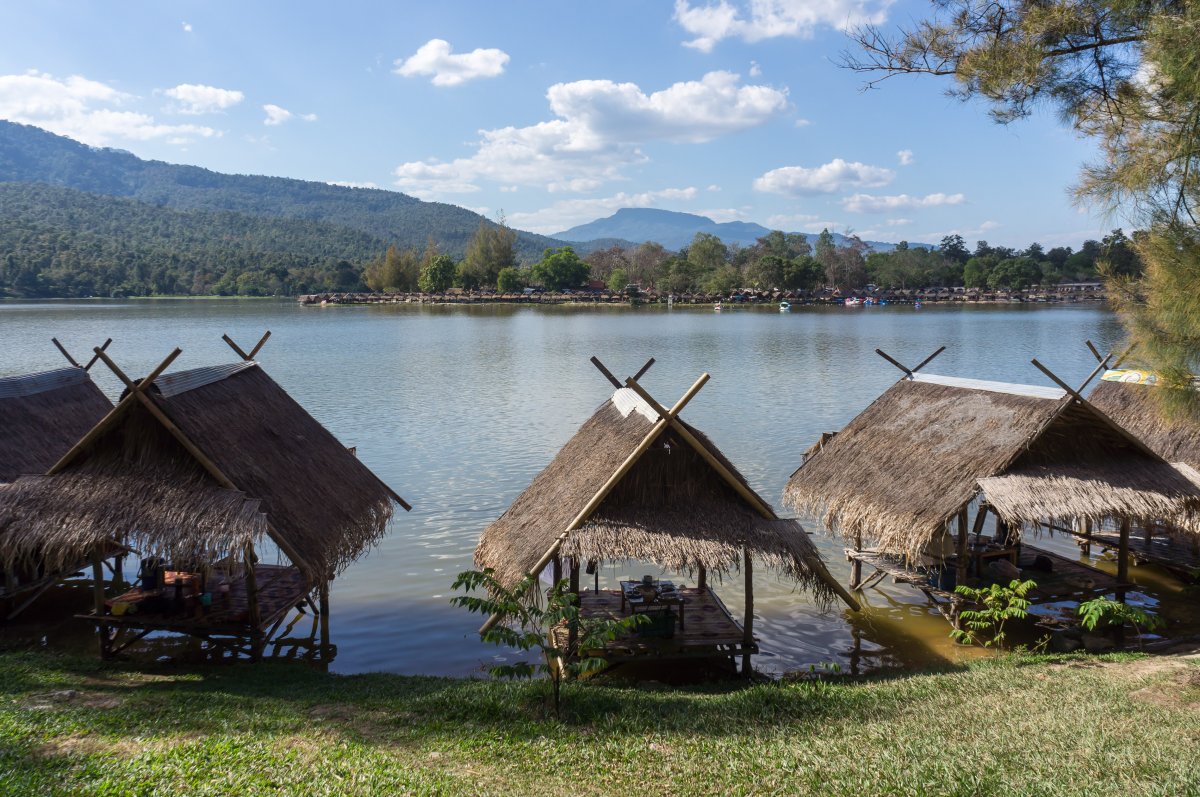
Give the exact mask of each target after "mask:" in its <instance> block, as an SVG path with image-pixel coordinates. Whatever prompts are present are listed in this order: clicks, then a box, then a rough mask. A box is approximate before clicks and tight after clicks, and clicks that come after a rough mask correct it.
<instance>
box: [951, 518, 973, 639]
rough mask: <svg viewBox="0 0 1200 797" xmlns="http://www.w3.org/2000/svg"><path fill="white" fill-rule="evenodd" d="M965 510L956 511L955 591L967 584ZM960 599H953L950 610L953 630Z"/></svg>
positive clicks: (956, 623)
mask: <svg viewBox="0 0 1200 797" xmlns="http://www.w3.org/2000/svg"><path fill="white" fill-rule="evenodd" d="M968 536H969V535H968V534H967V508H966V507H965V506H964V507H963V508H962V509H960V510H959V511H958V551H957V553H958V557H957V559H958V561H957V562H956V564H957V567H956V568H955V572H954V585H955V588H956V589H957V588H958V587H959V586H962V585H963V584H966V583H967V573H968V565H969V564H970V563H969V562H968V561H967V538H968ZM961 604H962V599H961V598H959V597H958V596H957V595H956V596H955V597H954V604H953V606H952V608H951V613H952V615H953V624H954V627H955V628H959V627H960V626H959V617H958V615H959V610H960V609H961Z"/></svg>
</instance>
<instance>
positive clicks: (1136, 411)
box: [1085, 368, 1200, 581]
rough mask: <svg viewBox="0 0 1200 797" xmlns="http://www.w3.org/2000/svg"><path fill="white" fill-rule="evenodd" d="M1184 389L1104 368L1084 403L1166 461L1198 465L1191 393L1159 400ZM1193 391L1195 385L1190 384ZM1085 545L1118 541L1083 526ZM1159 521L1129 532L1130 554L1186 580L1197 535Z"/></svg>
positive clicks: (1196, 555) (1197, 561)
mask: <svg viewBox="0 0 1200 797" xmlns="http://www.w3.org/2000/svg"><path fill="white" fill-rule="evenodd" d="M1186 389H1187V388H1184V387H1175V386H1169V385H1167V384H1165V383H1164V382H1163V381H1161V380H1160V378H1159V376H1158V375H1157V374H1155V373H1154V372H1153V371H1149V370H1144V369H1131V368H1125V369H1121V368H1114V369H1109V370H1107V371H1105V372H1104V375H1103V376H1102V377H1101V378H1100V381H1098V382H1097V383H1096V387H1095V388H1093V389H1092V392H1091V393H1090V394H1089V395H1088V401H1089V402H1090V403H1091V404H1092V405H1093V406H1095V407H1097V408H1098V409H1100V410H1101V411H1102V412H1104V413H1105V414H1106V415H1108V416H1109V417H1110V418H1112V419H1113V420H1114V421H1116V422H1117V423H1119V424H1120V425H1121V426H1122V427H1124V428H1125V429H1126V430H1128V431H1129V432H1130V433H1132V434H1134V435H1135V436H1137V438H1138V439H1140V440H1141V441H1142V442H1144V443H1145V444H1146V445H1147V446H1149V447H1150V448H1151V449H1153V450H1154V451H1155V452H1156V453H1157V454H1158V455H1159V456H1161V457H1163V458H1164V459H1166V460H1168V461H1170V462H1186V463H1188V464H1189V465H1191V466H1192V467H1194V468H1200V419H1197V417H1196V416H1195V415H1194V414H1193V413H1192V412H1189V411H1188V407H1189V405H1191V406H1193V407H1194V406H1195V403H1196V401H1195V398H1194V397H1192V396H1181V395H1180V396H1178V397H1179V398H1181V399H1183V400H1181V401H1179V402H1178V404H1179V405H1180V406H1179V407H1176V408H1174V409H1172V408H1171V407H1170V406H1168V405H1170V404H1172V402H1170V401H1164V400H1163V399H1164V398H1168V399H1169V398H1170V396H1164V395H1163V394H1164V393H1165V392H1167V391H1171V392H1174V393H1176V394H1181V393H1183V391H1184V390H1186ZM1191 389H1192V390H1193V391H1194V390H1195V385H1194V384H1193V387H1192V388H1191ZM1089 531H1090V533H1089V534H1088V535H1087V536H1086V538H1085V539H1086V541H1087V544H1089V545H1090V543H1092V542H1096V543H1098V544H1099V545H1101V546H1103V547H1106V548H1115V547H1116V546H1117V545H1119V540H1118V539H1117V538H1116V536H1115V535H1114V534H1113V533H1112V531H1111V529H1103V528H1097V529H1094V530H1089ZM1175 531H1176V530H1175V529H1172V528H1170V527H1168V526H1164V525H1162V524H1155V523H1147V524H1145V525H1144V526H1143V528H1142V532H1143V533H1142V534H1135V535H1134V539H1133V540H1132V542H1131V546H1130V552H1131V554H1132V555H1133V557H1134V559H1135V561H1136V562H1137V563H1139V564H1142V563H1151V564H1154V565H1157V566H1158V567H1161V568H1163V569H1165V570H1167V571H1169V572H1171V573H1173V574H1174V575H1176V576H1177V577H1179V578H1182V579H1184V580H1186V581H1195V580H1196V579H1197V576H1196V574H1197V573H1198V572H1200V537H1197V536H1194V535H1180V534H1177V533H1174V532H1175Z"/></svg>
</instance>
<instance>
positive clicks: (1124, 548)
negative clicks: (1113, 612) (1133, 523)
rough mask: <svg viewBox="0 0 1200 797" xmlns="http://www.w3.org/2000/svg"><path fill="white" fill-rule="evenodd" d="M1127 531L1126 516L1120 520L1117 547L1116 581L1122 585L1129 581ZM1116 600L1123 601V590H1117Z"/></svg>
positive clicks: (1127, 520)
mask: <svg viewBox="0 0 1200 797" xmlns="http://www.w3.org/2000/svg"><path fill="white" fill-rule="evenodd" d="M1129 531H1130V522H1129V519H1128V518H1125V519H1122V520H1121V542H1120V544H1119V546H1118V548H1117V581H1118V582H1120V584H1121V585H1122V586H1123V585H1125V584H1128V583H1129ZM1117 600H1119V601H1120V602H1121V603H1124V602H1125V590H1123V589H1122V590H1120V591H1118V592H1117Z"/></svg>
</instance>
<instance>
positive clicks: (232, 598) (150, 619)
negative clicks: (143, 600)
mask: <svg viewBox="0 0 1200 797" xmlns="http://www.w3.org/2000/svg"><path fill="white" fill-rule="evenodd" d="M254 577H255V579H256V581H257V582H258V590H259V594H258V604H259V613H260V615H261V616H262V627H263V628H264V629H266V628H269V627H270V626H271V625H272V624H273V623H274V622H275V621H276V620H278V619H279V618H280V617H282V616H283V615H284V614H286V613H287V612H288V611H290V610H291V609H292V608H293V607H294V606H296V605H297V604H298V603H300V602H302V601H303V600H304V598H305V596H306V595H307V594H308V593H309V587H308V582H307V581H306V580H305V578H304V575H303V574H302V573H301V572H300V571H299V570H298V569H297V568H295V567H290V566H281V565H265V564H257V565H255V566H254ZM218 584H220V580H214V582H213V585H212V586H214V587H215V586H217V585H218ZM167 589H168V591H169V590H170V589H171V588H170V587H168V588H167ZM126 594H129V593H126ZM119 599H120V596H118V598H116V599H110V600H119ZM87 617H88V618H89V619H96V618H95V616H94V615H87ZM102 619H103V622H105V623H106V624H109V625H112V626H120V627H127V628H137V629H154V630H164V631H177V632H180V633H191V632H197V633H202V634H232V635H246V634H247V633H248V632H249V631H250V610H249V602H248V601H247V599H246V580H245V578H244V577H242V576H241V574H240V573H235V574H234V575H233V578H232V579H231V580H230V581H229V596H228V598H224V597H221V596H220V595H219V594H218V595H214V597H213V605H212V607H211V608H210V609H209V610H208V612H206V613H204V614H200V615H194V614H190V613H182V614H165V613H149V612H137V613H135V614H128V615H122V616H120V617H115V616H112V615H106V616H105V617H104V618H102Z"/></svg>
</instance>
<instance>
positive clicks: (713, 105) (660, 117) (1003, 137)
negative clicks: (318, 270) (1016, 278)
mask: <svg viewBox="0 0 1200 797" xmlns="http://www.w3.org/2000/svg"><path fill="white" fill-rule="evenodd" d="M928 9H929V5H928V4H927V3H923V2H907V1H905V0H899V1H898V2H888V0H724V2H722V1H721V0H718V2H716V3H712V2H709V0H677V1H676V2H667V1H666V0H663V1H662V2H647V1H646V0H639V1H637V2H632V1H626V0H616V1H613V0H606V2H604V3H587V4H585V3H575V2H563V1H562V0H559V2H534V1H533V0H522V1H519V2H511V3H490V2H477V3H467V2H455V1H454V0H441V1H440V2H421V3H378V4H374V3H370V4H369V3H343V4H336V5H335V4H330V3H307V2H288V3H281V2H275V3H269V2H247V3H237V4H234V3H199V2H179V3H172V2H161V1H156V2H122V3H100V2H85V1H84V0H78V1H75V2H36V3H34V2H21V1H20V0H14V1H13V2H8V3H4V4H2V5H0V31H3V34H2V35H3V47H2V48H0V118H5V119H11V120H14V121H20V122H24V123H27V124H34V125H38V126H40V127H45V128H47V129H49V130H53V131H54V132H58V133H62V134H64V135H69V136H71V137H73V138H78V139H80V140H83V141H86V142H87V143H90V144H95V145H102V146H111V147H118V148H121V149H127V150H129V151H131V152H133V153H135V154H136V155H138V156H140V157H144V158H155V159H160V160H165V161H170V162H174V163H190V164H196V165H199V166H204V167H206V168H210V169H214V170H217V171H222V172H234V173H248V174H269V175H278V176H284V177H296V178H301V179H306V180H320V181H325V182H338V183H345V184H350V185H364V186H375V187H379V188H388V189H393V190H400V191H404V192H406V193H409V194H413V195H415V196H419V197H421V198H422V199H431V200H437V201H443V202H450V203H453V204H456V205H462V206H464V207H468V208H471V209H474V210H477V211H479V212H481V213H484V214H486V215H488V216H490V217H496V216H497V215H498V214H499V213H501V212H503V213H504V214H505V216H506V217H507V219H508V221H509V223H511V224H512V225H513V226H515V227H519V228H522V229H528V230H534V231H537V232H543V233H553V232H556V231H558V230H562V229H565V228H567V227H570V226H573V225H575V224H580V223H583V222H587V221H590V220H592V219H595V218H599V217H604V216H608V215H611V214H612V213H613V212H614V211H615V210H617V209H618V208H620V207H659V208H665V209H668V210H679V211H687V212H693V213H701V214H704V215H708V216H711V217H713V218H715V219H717V220H718V221H731V220H739V219H740V220H745V221H754V222H758V223H760V224H764V225H766V226H769V227H773V228H782V229H786V230H790V231H819V230H820V229H821V228H822V227H825V226H828V227H830V228H831V229H833V230H835V231H846V230H853V231H855V232H858V233H859V234H861V235H863V236H864V237H865V238H869V239H875V240H885V241H898V240H910V241H928V242H936V241H937V240H939V239H940V238H941V236H943V235H945V234H948V233H952V232H957V233H959V234H961V235H963V237H964V238H966V239H967V241H968V243H969V244H972V245H973V244H974V242H975V241H976V240H979V239H981V238H982V239H986V240H987V241H989V242H990V243H992V244H1005V245H1010V246H1017V247H1024V246H1025V245H1027V244H1028V243H1030V242H1031V241H1039V242H1041V243H1042V244H1044V245H1046V246H1056V245H1070V246H1075V247H1078V245H1079V244H1080V243H1081V242H1082V241H1083V240H1084V239H1086V238H1096V237H1100V236H1101V235H1102V234H1103V232H1104V231H1106V230H1107V229H1108V228H1110V227H1113V226H1118V225H1119V221H1115V220H1112V221H1110V220H1105V219H1103V218H1101V217H1100V216H1099V215H1098V214H1096V213H1093V212H1091V211H1081V210H1080V209H1078V208H1076V207H1074V206H1073V205H1072V202H1071V198H1070V194H1069V191H1070V186H1071V185H1072V183H1073V182H1074V180H1075V179H1076V176H1077V174H1078V169H1079V167H1080V165H1081V164H1082V163H1083V162H1085V161H1087V160H1088V159H1090V158H1092V157H1093V156H1094V150H1093V148H1092V147H1091V146H1090V145H1089V144H1088V143H1087V142H1084V141H1081V140H1080V139H1078V138H1077V137H1076V136H1075V135H1074V134H1072V133H1071V132H1070V131H1069V130H1066V129H1064V128H1062V127H1061V126H1060V125H1058V124H1057V122H1056V121H1055V119H1054V117H1053V114H1052V112H1050V111H1047V112H1045V113H1043V114H1042V115H1041V116H1039V117H1036V118H1033V119H1030V120H1026V121H1022V122H1018V123H1015V124H1012V125H1009V126H1007V127H1004V126H999V125H996V124H994V123H992V122H991V121H990V120H989V119H988V117H987V115H986V113H985V110H986V108H985V106H984V105H982V104H981V103H978V102H973V103H966V104H964V103H962V102H960V101H958V100H955V99H951V98H948V97H946V96H945V94H944V91H945V89H946V88H947V87H948V84H947V83H946V82H945V81H946V80H947V79H945V78H933V77H920V78H907V77H898V78H895V79H892V80H888V81H886V82H885V83H884V84H883V86H882V88H880V89H878V90H874V91H865V92H864V91H862V90H861V88H862V83H863V79H862V77H861V76H859V75H855V74H853V73H851V72H849V71H847V70H845V69H842V68H839V67H838V66H837V65H836V60H837V58H838V55H839V53H840V52H841V51H842V50H844V49H846V48H847V47H849V46H850V42H849V40H848V39H847V37H846V34H845V32H844V29H845V27H846V25H847V23H848V22H853V21H854V20H861V19H872V20H875V21H878V22H883V23H885V24H902V23H904V22H905V21H907V20H911V19H913V18H916V17H920V16H922V15H924V14H926V13H927V12H928Z"/></svg>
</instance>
